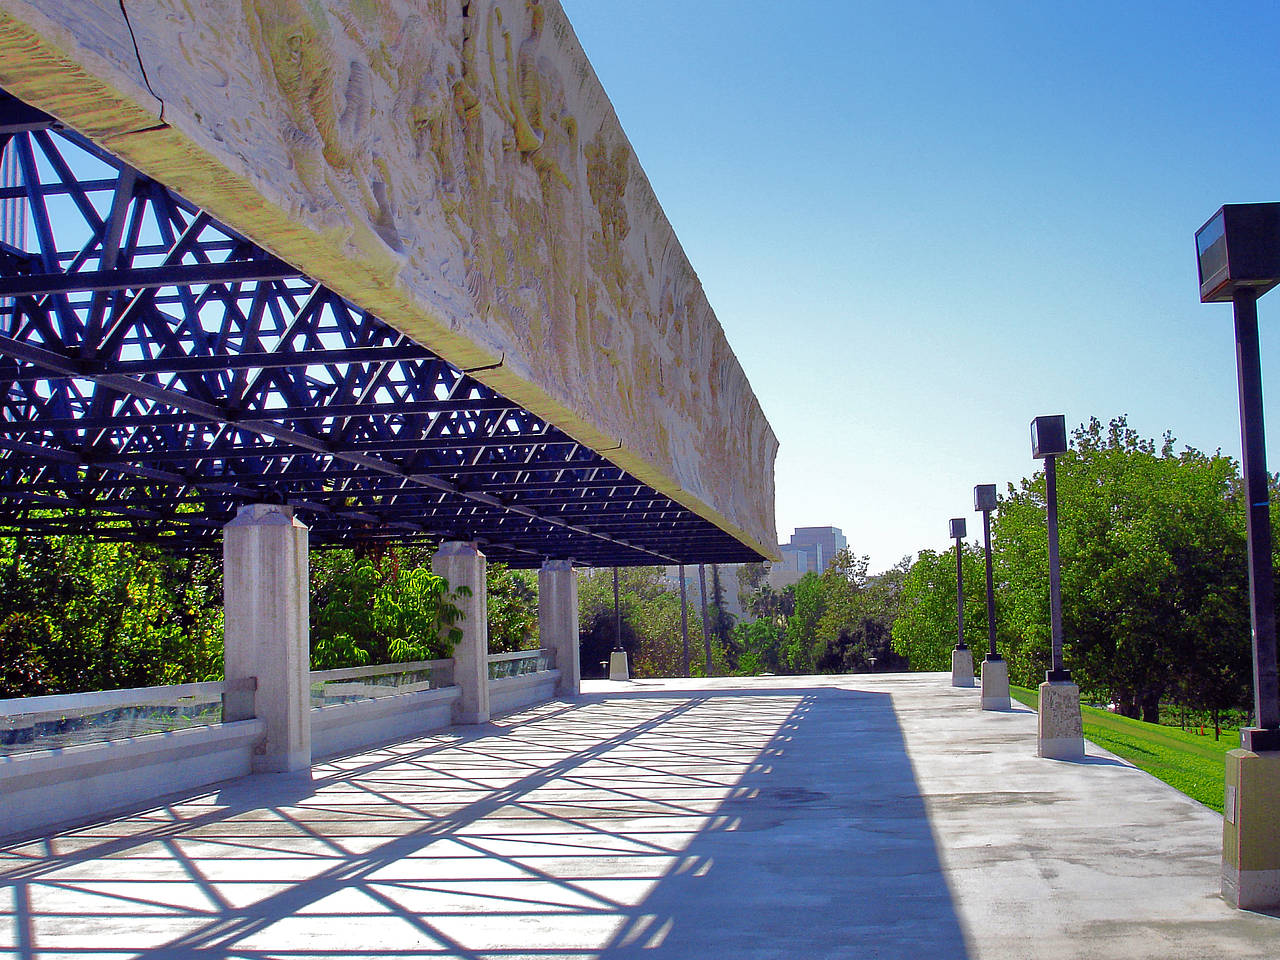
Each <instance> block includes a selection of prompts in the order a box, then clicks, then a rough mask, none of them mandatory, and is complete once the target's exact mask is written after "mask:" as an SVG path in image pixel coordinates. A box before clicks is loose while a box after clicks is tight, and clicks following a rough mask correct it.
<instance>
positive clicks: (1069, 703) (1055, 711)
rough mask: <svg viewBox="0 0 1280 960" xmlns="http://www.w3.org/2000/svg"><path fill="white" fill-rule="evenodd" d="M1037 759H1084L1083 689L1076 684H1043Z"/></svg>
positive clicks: (1041, 686) (1041, 687)
mask: <svg viewBox="0 0 1280 960" xmlns="http://www.w3.org/2000/svg"><path fill="white" fill-rule="evenodd" d="M1036 753H1037V755H1038V756H1041V757H1044V758H1045V759H1046V760H1081V759H1083V758H1084V724H1083V722H1082V721H1081V718H1080V688H1079V687H1077V686H1076V685H1075V684H1074V683H1069V682H1063V681H1055V682H1052V683H1050V682H1049V681H1045V682H1044V683H1042V684H1040V715H1039V748H1038V750H1037V751H1036Z"/></svg>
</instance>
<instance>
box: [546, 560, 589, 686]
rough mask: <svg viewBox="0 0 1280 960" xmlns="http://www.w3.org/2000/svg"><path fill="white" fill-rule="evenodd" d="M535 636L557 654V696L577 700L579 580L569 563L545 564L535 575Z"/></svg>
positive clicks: (580, 683)
mask: <svg viewBox="0 0 1280 960" xmlns="http://www.w3.org/2000/svg"><path fill="white" fill-rule="evenodd" d="M538 636H539V637H540V638H541V641H542V645H543V646H544V647H547V648H548V649H551V650H554V651H555V652H556V669H558V670H559V671H560V682H559V684H558V685H557V686H556V695H557V696H560V697H576V696H577V695H578V694H579V693H580V692H582V664H581V658H580V657H579V656H578V577H577V575H576V574H575V573H574V572H573V564H572V563H571V562H570V561H568V560H547V561H546V562H545V563H543V564H542V569H541V570H539V571H538Z"/></svg>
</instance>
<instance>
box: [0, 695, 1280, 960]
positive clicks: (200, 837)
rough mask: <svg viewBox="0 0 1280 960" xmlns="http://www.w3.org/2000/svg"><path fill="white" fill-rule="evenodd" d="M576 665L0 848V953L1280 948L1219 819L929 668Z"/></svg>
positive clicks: (761, 953) (614, 954)
mask: <svg viewBox="0 0 1280 960" xmlns="http://www.w3.org/2000/svg"><path fill="white" fill-rule="evenodd" d="M586 687H587V692H586V693H585V694H584V696H583V697H582V698H581V699H580V700H578V701H575V702H573V703H552V704H546V705H543V706H541V707H538V708H536V709H533V710H529V711H526V712H524V713H521V714H518V715H515V716H512V717H508V718H505V719H503V720H500V721H498V722H496V723H494V724H491V725H489V726H487V727H483V728H474V729H470V728H458V729H455V730H453V731H449V732H447V733H444V734H441V735H438V736H433V737H427V738H423V739H419V740H414V741H411V742H408V743H403V744H397V745H394V746H389V747H384V748H381V749H376V750H371V751H368V752H366V753H362V754H359V755H355V756H350V757H345V758H342V759H338V760H334V761H331V762H327V763H321V764H317V765H316V766H315V767H314V769H313V771H312V775H311V777H310V778H288V777H265V776H263V777H251V778H248V779H246V780H242V781H237V782H235V783H233V784H230V785H228V786H226V787H225V788H223V789H221V790H219V791H217V792H214V793H210V794H207V795H205V796H200V797H196V798H193V799H190V800H183V801H176V802H172V803H169V804H167V805H164V806H160V807H157V808H155V809H152V810H148V811H146V812H144V813H140V814H137V815H133V816H128V817H122V818H118V819H115V820H112V821H110V822H107V823H103V824H100V825H96V826H92V827H88V828H84V829H79V830H73V831H67V832H64V833H62V834H59V835H57V836H55V837H52V838H49V839H47V840H40V841H37V842H31V843H27V844H22V845H10V846H8V847H4V848H0V957H20V958H23V960H30V958H40V960H46V958H52V957H68V958H70V957H74V958H87V957H103V958H106V957H110V958H121V957H146V958H156V960H160V958H165V960H169V958H188V957H200V958H211V960H212V958H241V957H244V958H267V957H279V958H300V957H308V958H309V957H316V958H322V957H323V958H330V957H370V958H373V957H378V958H383V957H460V958H469V960H470V958H476V960H478V958H495V960H496V958H503V960H512V958H525V957H528V958H546V960H551V958H556V960H571V958H598V957H601V958H609V960H615V958H623V957H633V956H634V957H637V958H640V957H644V958H653V960H718V958H733V960H751V958H764V957H770V958H786V960H801V958H804V960H809V958H813V960H825V958H845V957H847V958H859V960H862V958H911V960H922V958H1008V960H1028V958H1031V957H1036V958H1046V960H1051V958H1073V960H1082V958H1090V957H1099V958H1102V957H1105V958H1122V957H1123V958H1148V957H1149V958H1153V960H1154V958H1160V960H1171V958H1184V957H1185V958H1196V960H1212V958H1224V960H1225V958H1246V957H1267V958H1272V960H1274V958H1276V957H1277V956H1280V919H1277V918H1275V917H1271V916H1264V915H1260V914H1253V913H1242V912H1239V911H1235V910H1232V909H1230V908H1229V907H1227V906H1226V904H1225V903H1223V901H1222V900H1221V899H1220V898H1218V896H1217V876H1218V857H1219V848H1220V842H1221V841H1220V831H1221V821H1220V820H1219V818H1218V816H1217V815H1216V814H1214V813H1212V812H1211V811H1208V810H1206V809H1205V808H1203V807H1201V806H1199V805H1198V804H1196V803H1194V802H1192V801H1191V800H1188V799H1187V798H1185V797H1183V796H1182V795H1181V794H1178V793H1176V792H1175V791H1173V790H1171V789H1170V788H1168V787H1165V786H1164V785H1163V784H1161V783H1159V782H1158V781H1155V780H1153V779H1152V778H1150V777H1148V776H1147V775H1146V774H1143V773H1141V772H1139V771H1137V770H1134V769H1133V768H1131V767H1129V766H1127V765H1125V764H1123V763H1121V762H1120V761H1118V760H1116V759H1114V758H1113V757H1110V756H1109V755H1107V754H1105V753H1104V752H1102V751H1100V750H1098V749H1096V748H1091V749H1090V754H1091V756H1090V757H1089V758H1088V759H1087V760H1086V762H1084V763H1062V762H1054V761H1046V760H1039V759H1037V758H1036V757H1035V756H1034V752H1035V723H1034V716H1033V715H1032V714H1031V713H1030V712H1029V711H1026V710H1024V709H1021V708H1019V709H1017V710H1015V711H1012V712H1009V713H1001V714H993V713H983V712H982V711H980V710H978V709H977V692H976V691H974V690H954V689H952V688H951V687H949V686H948V685H947V682H946V678H945V677H943V676H941V675H919V674H916V675H910V676H903V675H897V676H889V675H878V676H875V677H866V676H855V677H822V678H784V677H778V678H767V679H765V678H761V679H755V680H742V681H729V680H720V681H678V680H677V681H653V682H636V683H630V684H609V683H605V682H599V683H588V684H586ZM2 802H3V801H2V798H0V803H2ZM0 816H2V811H0Z"/></svg>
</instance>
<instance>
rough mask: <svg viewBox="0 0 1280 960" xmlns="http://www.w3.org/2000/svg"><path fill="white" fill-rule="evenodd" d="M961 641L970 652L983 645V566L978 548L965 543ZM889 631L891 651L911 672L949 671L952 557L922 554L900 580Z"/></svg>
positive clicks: (952, 636) (953, 624) (953, 615)
mask: <svg viewBox="0 0 1280 960" xmlns="http://www.w3.org/2000/svg"><path fill="white" fill-rule="evenodd" d="M961 564H962V566H963V571H964V582H965V604H964V638H965V642H966V643H967V644H969V646H970V647H976V648H978V649H979V650H981V649H982V648H985V646H986V640H987V599H986V565H985V560H984V559H983V552H982V549H981V548H980V547H978V546H976V545H973V544H967V543H966V544H964V548H963V550H962V551H961ZM896 602H897V605H898V609H897V616H896V619H895V620H894V621H893V626H892V628H891V632H892V638H893V650H894V652H895V653H896V654H897V655H898V656H900V657H903V658H905V659H906V660H907V662H908V663H909V664H910V666H911V669H912V670H950V669H951V651H952V649H954V647H955V645H956V639H957V632H958V631H957V626H956V553H955V548H954V547H953V548H952V549H950V550H944V551H943V552H941V553H938V552H936V551H933V550H921V551H920V553H919V554H918V555H917V557H916V559H915V562H914V563H912V564H911V567H910V569H909V570H907V571H906V572H905V574H904V575H903V576H902V580H901V587H900V589H899V590H898V592H897V598H896Z"/></svg>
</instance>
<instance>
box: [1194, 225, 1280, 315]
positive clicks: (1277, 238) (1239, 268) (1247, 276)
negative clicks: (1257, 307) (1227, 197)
mask: <svg viewBox="0 0 1280 960" xmlns="http://www.w3.org/2000/svg"><path fill="white" fill-rule="evenodd" d="M1196 259H1197V262H1198V264H1199V267H1200V301H1201V303H1217V302H1219V301H1223V300H1228V301H1229V300H1230V299H1231V295H1232V293H1234V292H1235V291H1236V290H1238V289H1241V288H1252V289H1253V290H1256V291H1257V293H1258V296H1262V295H1263V294H1264V293H1266V292H1267V291H1268V290H1270V289H1271V288H1272V287H1274V286H1275V285H1276V284H1278V283H1280V203H1228V204H1226V205H1225V206H1223V207H1222V208H1221V209H1219V210H1218V212H1217V213H1215V214H1214V215H1213V216H1212V217H1210V218H1209V222H1208V223H1206V224H1205V225H1204V226H1203V227H1201V228H1200V229H1199V230H1197V231H1196Z"/></svg>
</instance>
